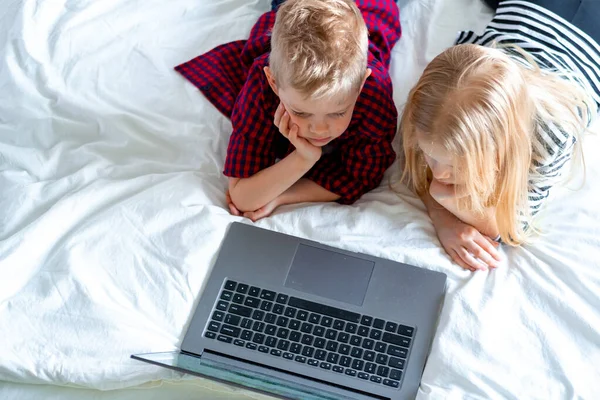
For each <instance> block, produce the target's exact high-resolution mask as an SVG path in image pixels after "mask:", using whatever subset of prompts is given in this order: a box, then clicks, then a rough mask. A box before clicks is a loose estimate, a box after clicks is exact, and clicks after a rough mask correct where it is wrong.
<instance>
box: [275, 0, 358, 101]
mask: <svg viewBox="0 0 600 400" xmlns="http://www.w3.org/2000/svg"><path fill="white" fill-rule="evenodd" d="M368 45H369V43H368V31H367V27H366V25H365V21H364V19H363V17H362V15H361V13H360V10H359V9H358V8H357V7H356V4H355V3H354V0H287V1H286V2H284V3H283V4H282V5H281V6H280V7H279V10H278V11H277V16H276V20H275V25H274V27H273V32H272V36H271V54H270V57H269V66H270V68H271V71H272V72H273V75H274V78H275V83H276V84H277V85H278V86H279V87H281V88H285V87H288V86H291V87H292V88H293V89H295V90H298V91H299V92H300V93H302V94H304V95H306V96H307V98H312V99H317V98H323V97H328V96H332V95H338V94H344V95H345V94H349V93H350V92H351V91H352V90H359V89H360V85H361V84H362V81H363V78H364V76H365V73H366V68H367V51H368Z"/></svg>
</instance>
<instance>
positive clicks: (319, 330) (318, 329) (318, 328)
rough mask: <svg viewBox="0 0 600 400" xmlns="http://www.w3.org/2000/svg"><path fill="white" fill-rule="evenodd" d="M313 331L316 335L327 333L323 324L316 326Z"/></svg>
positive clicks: (320, 335)
mask: <svg viewBox="0 0 600 400" xmlns="http://www.w3.org/2000/svg"><path fill="white" fill-rule="evenodd" d="M312 333H313V335H315V336H319V337H322V336H323V335H325V328H323V327H322V326H315V327H314V329H313V331H312Z"/></svg>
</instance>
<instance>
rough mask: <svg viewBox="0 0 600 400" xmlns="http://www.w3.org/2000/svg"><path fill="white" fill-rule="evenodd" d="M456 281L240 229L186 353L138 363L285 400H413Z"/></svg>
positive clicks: (232, 233) (226, 246)
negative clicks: (443, 307) (445, 302)
mask: <svg viewBox="0 0 600 400" xmlns="http://www.w3.org/2000/svg"><path fill="white" fill-rule="evenodd" d="M445 285H446V275H445V274H443V273H439V272H435V271H430V270H426V269H422V268H417V267H414V266H410V265H406V264H402V263H398V262H394V261H390V260H385V259H382V258H377V257H373V256H369V255H366V254H358V253H353V252H350V251H346V250H341V249H336V248H333V247H329V246H325V245H322V244H320V243H317V242H314V241H310V240H306V239H301V238H298V237H294V236H290V235H286V234H282V233H277V232H273V231H269V230H266V229H262V228H258V227H255V226H252V225H247V224H242V223H237V222H236V223H232V224H231V226H230V227H229V229H228V232H227V234H226V236H225V239H224V241H223V243H222V246H221V249H220V251H219V255H218V257H217V259H216V261H215V264H214V267H213V268H212V270H211V272H210V275H209V276H208V280H207V282H206V285H205V287H204V290H203V291H202V294H201V296H200V299H199V301H198V305H197V307H196V310H195V313H194V315H193V317H192V319H191V321H190V324H189V327H188V330H187V332H186V334H185V336H184V338H183V342H182V344H181V349H180V351H175V352H162V353H147V354H135V355H132V356H131V357H132V358H134V359H137V360H141V361H145V362H148V363H151V364H155V365H160V366H164V367H167V368H170V369H174V370H177V371H182V372H186V373H190V374H193V375H197V376H201V377H207V378H210V379H214V380H217V381H221V382H227V383H230V384H234V385H238V386H242V387H245V388H248V389H252V390H255V391H258V392H261V393H266V394H269V395H272V396H275V397H277V398H283V399H302V400H307V399H308V400H310V399H314V400H325V399H327V400H333V399H354V400H366V399H394V400H396V399H414V398H415V396H416V394H417V389H418V387H419V383H420V380H421V375H422V373H423V368H424V366H425V361H426V357H427V354H428V352H429V349H430V346H431V342H432V339H433V336H434V333H435V326H436V323H437V318H438V315H439V312H440V309H441V305H442V302H443V299H444V292H445Z"/></svg>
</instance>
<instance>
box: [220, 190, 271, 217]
mask: <svg viewBox="0 0 600 400" xmlns="http://www.w3.org/2000/svg"><path fill="white" fill-rule="evenodd" d="M225 200H226V201H227V206H228V207H229V212H230V213H231V215H235V216H236V217H246V218H248V219H251V220H252V222H256V221H258V220H259V219H261V218H265V217H268V216H269V215H271V214H272V213H273V211H274V210H275V209H276V208H277V207H278V206H279V197H277V198H276V199H275V200H272V201H270V202H268V203H267V204H265V205H264V206H263V207H261V208H259V209H258V210H254V211H246V212H241V211H240V210H238V209H237V207H236V206H235V204H233V201H231V195H230V194H229V190H228V191H227V192H225Z"/></svg>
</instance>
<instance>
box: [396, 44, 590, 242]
mask: <svg viewBox="0 0 600 400" xmlns="http://www.w3.org/2000/svg"><path fill="white" fill-rule="evenodd" d="M513 50H515V51H516V53H518V54H520V56H521V57H522V58H524V59H526V60H527V63H520V62H515V59H513V58H512V57H510V56H509V55H508V54H507V53H505V52H504V51H502V50H500V49H495V48H490V47H483V46H478V45H473V44H463V45H458V46H453V47H451V48H449V49H447V50H446V51H444V52H443V53H442V54H440V55H439V56H437V57H436V58H435V59H434V60H433V61H432V62H431V63H430V64H429V65H428V66H427V68H426V69H425V71H424V72H423V75H422V76H421V78H420V79H419V81H418V82H417V84H416V85H415V87H414V88H413V89H412V90H411V92H410V93H409V96H408V100H407V104H406V107H405V109H404V112H403V115H402V119H401V128H400V129H401V131H402V137H403V147H404V154H405V165H404V172H403V175H402V180H403V181H404V182H406V183H407V184H408V185H409V186H410V187H411V188H412V189H413V190H415V191H416V192H417V193H424V192H426V191H427V190H428V188H429V182H428V174H429V170H428V167H427V164H426V162H425V159H424V156H423V152H422V151H421V150H420V148H419V146H418V143H417V137H416V136H417V134H421V135H423V137H425V138H426V139H427V140H431V141H432V142H434V143H437V144H439V145H441V146H443V147H444V148H445V149H446V151H448V153H449V154H451V155H452V157H453V160H454V162H453V165H454V176H455V177H461V181H464V184H465V186H466V187H465V189H466V193H468V194H469V195H468V196H466V197H463V198H461V200H460V201H459V207H461V208H463V209H467V210H471V211H472V212H475V213H479V214H482V213H483V211H484V209H485V208H487V207H496V222H497V224H498V229H499V231H500V235H501V237H502V240H503V241H504V242H505V243H508V244H511V245H518V244H521V243H523V242H524V241H526V240H527V239H528V238H529V236H530V235H531V233H532V229H525V226H531V213H530V210H529V206H528V180H529V177H530V174H531V173H535V169H534V168H533V166H534V164H533V158H534V157H533V156H534V154H533V141H534V140H535V139H534V135H535V134H536V131H537V130H538V129H539V126H540V124H544V123H547V122H548V121H551V122H554V123H556V125H557V126H560V127H561V128H562V129H565V130H566V131H568V132H570V133H571V134H573V135H574V136H575V137H578V135H579V134H580V133H581V132H583V131H584V130H585V125H586V121H587V115H585V113H586V110H587V106H586V104H589V103H587V102H589V101H590V99H589V97H587V96H586V95H585V93H584V92H583V91H582V90H580V89H579V87H577V86H575V85H573V84H572V83H571V82H568V81H566V80H565V79H563V78H561V77H560V76H559V75H558V74H556V73H549V72H542V71H541V70H540V69H539V67H538V66H537V64H536V63H535V61H534V60H533V59H532V58H531V57H530V56H528V55H527V54H526V53H525V52H524V51H523V50H521V49H519V48H516V47H515V46H513ZM580 113H582V115H580ZM578 143H579V141H578ZM525 224H527V225H525Z"/></svg>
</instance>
